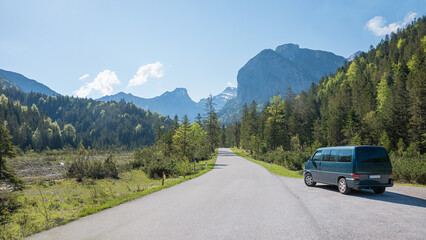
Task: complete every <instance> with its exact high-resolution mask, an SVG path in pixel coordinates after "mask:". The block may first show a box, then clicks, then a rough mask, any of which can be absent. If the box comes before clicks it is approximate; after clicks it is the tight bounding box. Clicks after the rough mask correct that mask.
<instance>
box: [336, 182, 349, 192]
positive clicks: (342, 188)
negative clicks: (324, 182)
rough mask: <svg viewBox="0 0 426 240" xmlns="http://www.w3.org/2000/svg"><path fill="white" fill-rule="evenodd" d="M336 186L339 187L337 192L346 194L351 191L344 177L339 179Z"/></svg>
mask: <svg viewBox="0 0 426 240" xmlns="http://www.w3.org/2000/svg"><path fill="white" fill-rule="evenodd" d="M337 188H339V192H340V193H341V194H348V193H349V192H350V191H351V189H350V188H348V184H347V183H346V179H345V178H340V179H339V184H338V185H337Z"/></svg>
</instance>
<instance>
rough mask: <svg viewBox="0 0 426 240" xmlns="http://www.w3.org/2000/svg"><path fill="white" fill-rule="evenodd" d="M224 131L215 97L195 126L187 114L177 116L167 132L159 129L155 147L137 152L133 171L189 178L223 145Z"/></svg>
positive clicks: (210, 100)
mask: <svg viewBox="0 0 426 240" xmlns="http://www.w3.org/2000/svg"><path fill="white" fill-rule="evenodd" d="M220 130H221V129H220V128H219V121H218V116H217V114H216V111H215V109H214V102H213V98H212V96H211V95H210V97H209V98H208V99H207V101H206V114H205V117H202V116H201V114H198V116H197V118H196V119H195V121H194V122H193V123H190V121H189V119H188V117H187V116H186V115H185V116H184V117H183V118H182V119H181V120H179V118H178V116H175V117H174V119H173V121H172V124H171V126H170V127H169V128H168V129H166V128H164V126H158V127H157V130H156V143H155V145H154V146H151V147H146V148H141V149H137V150H136V151H135V153H134V158H135V160H134V161H133V162H132V164H131V165H132V167H133V168H138V169H142V170H143V171H144V172H146V173H147V174H148V176H149V177H152V178H155V177H159V176H161V175H162V174H163V173H164V174H165V175H167V176H170V175H172V176H182V175H183V176H185V175H186V174H192V173H195V172H197V171H199V170H200V169H199V166H198V164H196V162H198V161H201V160H207V159H209V158H210V157H211V155H212V153H213V152H214V151H215V149H216V148H217V147H219V143H220Z"/></svg>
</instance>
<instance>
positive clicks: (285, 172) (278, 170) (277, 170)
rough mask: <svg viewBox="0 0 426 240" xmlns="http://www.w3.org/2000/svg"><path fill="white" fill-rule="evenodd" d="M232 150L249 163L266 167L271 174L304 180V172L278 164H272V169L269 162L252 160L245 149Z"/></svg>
mask: <svg viewBox="0 0 426 240" xmlns="http://www.w3.org/2000/svg"><path fill="white" fill-rule="evenodd" d="M231 150H232V151H233V152H234V153H235V154H237V155H238V156H240V157H243V158H245V159H247V160H249V161H252V162H254V163H257V164H259V165H262V166H263V167H265V168H266V169H268V171H270V172H271V173H274V174H277V175H281V176H285V177H292V178H303V176H302V171H291V170H289V169H287V168H285V167H283V166H280V165H277V164H272V168H271V164H270V163H267V162H263V161H259V160H256V159H254V158H252V157H251V156H250V154H248V153H247V152H246V151H244V150H243V149H238V148H231Z"/></svg>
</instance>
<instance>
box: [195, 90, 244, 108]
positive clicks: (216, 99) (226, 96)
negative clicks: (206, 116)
mask: <svg viewBox="0 0 426 240" xmlns="http://www.w3.org/2000/svg"><path fill="white" fill-rule="evenodd" d="M236 96H237V88H235V87H227V88H226V89H225V90H224V91H223V92H222V93H220V94H219V95H216V96H213V103H214V104H215V106H214V108H215V109H216V110H217V111H219V110H220V109H222V108H223V106H225V103H226V102H227V101H229V100H231V99H233V98H235V97H236ZM206 101H207V99H206V98H202V99H201V100H200V101H199V102H198V105H199V107H200V108H201V109H204V107H205V105H206Z"/></svg>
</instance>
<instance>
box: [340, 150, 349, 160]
mask: <svg viewBox="0 0 426 240" xmlns="http://www.w3.org/2000/svg"><path fill="white" fill-rule="evenodd" d="M337 161H338V162H351V161H352V150H340V151H339V157H338V159H337Z"/></svg>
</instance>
